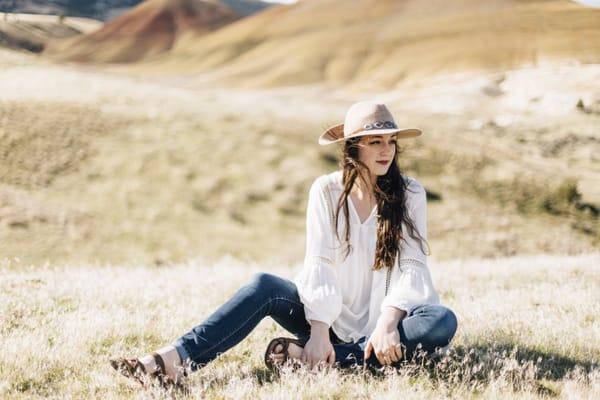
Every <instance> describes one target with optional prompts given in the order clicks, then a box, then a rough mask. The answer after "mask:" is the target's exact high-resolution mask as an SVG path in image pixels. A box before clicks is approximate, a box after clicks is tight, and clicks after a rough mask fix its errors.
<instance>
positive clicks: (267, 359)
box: [265, 337, 306, 371]
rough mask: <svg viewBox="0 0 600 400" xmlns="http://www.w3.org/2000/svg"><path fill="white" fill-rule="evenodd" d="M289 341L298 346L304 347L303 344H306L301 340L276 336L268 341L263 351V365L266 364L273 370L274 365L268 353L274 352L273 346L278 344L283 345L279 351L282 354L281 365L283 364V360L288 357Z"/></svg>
mask: <svg viewBox="0 0 600 400" xmlns="http://www.w3.org/2000/svg"><path fill="white" fill-rule="evenodd" d="M290 343H294V344H296V345H298V346H300V347H304V345H305V344H306V343H304V342H302V341H301V340H298V339H294V338H286V337H278V338H275V339H273V340H271V341H270V342H269V344H268V345H267V350H266V351H265V365H266V366H267V368H269V369H270V370H271V371H274V370H275V366H276V365H275V364H274V363H273V361H272V360H271V357H270V355H271V353H275V347H277V345H278V344H280V345H282V346H283V349H282V350H281V353H279V354H283V361H282V362H281V365H283V364H285V362H286V361H287V360H288V358H289V354H288V346H289V345H290Z"/></svg>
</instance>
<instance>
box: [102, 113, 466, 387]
mask: <svg viewBox="0 0 600 400" xmlns="http://www.w3.org/2000/svg"><path fill="white" fill-rule="evenodd" d="M420 134H421V131H420V130H419V129H414V128H398V127H397V126H396V123H395V122H394V119H393V116H392V115H391V113H390V112H389V110H388V108H387V107H386V106H385V105H384V104H381V103H376V102H359V103H356V104H354V105H352V106H351V107H350V109H349V110H348V112H347V113H346V118H345V120H344V123H343V124H338V125H336V126H333V127H331V128H329V129H327V130H326V131H325V132H323V133H322V134H321V136H320V138H319V144H321V145H327V144H331V143H337V142H343V144H344V147H343V158H342V161H341V167H342V169H341V170H338V171H335V172H331V173H329V174H326V175H322V176H320V177H318V178H317V179H316V180H315V181H314V182H313V184H312V186H311V188H310V191H309V196H308V207H307V215H306V228H307V235H306V256H305V259H304V267H303V269H302V270H301V271H300V272H299V273H298V274H297V275H296V276H295V278H294V280H293V281H291V280H288V279H285V278H282V277H279V276H276V275H272V274H268V273H258V274H256V275H255V276H254V277H253V279H252V280H251V281H250V282H248V283H247V284H246V285H244V286H242V287H241V288H240V289H239V290H238V291H237V292H236V293H235V294H234V295H233V296H232V297H231V298H230V299H229V300H228V301H227V302H225V303H224V304H223V305H222V306H220V307H219V308H218V309H217V310H216V311H214V312H213V313H212V314H211V315H210V316H209V317H208V318H207V319H205V320H204V321H203V322H202V323H200V325H198V326H196V327H194V328H192V329H191V330H190V331H189V332H188V333H186V334H184V335H183V336H181V337H180V338H178V339H177V340H176V341H175V342H173V343H172V344H171V345H169V346H166V347H163V348H161V349H159V350H158V351H156V352H154V353H152V354H149V355H146V356H143V357H140V358H118V359H115V360H111V364H112V365H113V367H114V368H115V369H117V370H119V371H120V372H122V373H123V374H124V375H126V376H130V377H133V378H135V379H137V380H138V381H140V382H141V383H142V384H144V383H146V382H148V380H147V378H148V377H149V376H151V377H155V378H158V380H159V382H160V383H162V384H163V385H167V386H168V385H172V384H180V383H181V381H182V379H181V378H182V377H183V376H184V375H185V374H186V371H187V370H192V371H194V370H196V369H198V368H200V367H203V366H205V365H206V364H207V363H209V362H210V361H211V360H213V359H215V358H216V357H217V355H218V354H220V353H224V352H225V351H227V350H228V349H230V348H232V347H233V346H235V345H236V344H238V343H239V342H241V341H242V340H243V339H244V338H245V337H246V336H248V335H249V334H250V333H251V331H252V330H253V329H254V328H255V327H256V326H257V325H258V324H259V322H260V321H261V320H262V319H263V318H265V317H266V316H270V317H271V318H273V319H274V320H275V321H276V322H277V323H278V324H280V325H281V326H282V327H283V328H285V329H286V330H287V331H289V332H290V333H291V334H293V335H294V336H295V337H296V338H275V339H273V340H272V341H271V343H269V345H268V346H267V350H266V353H265V363H266V365H267V366H268V367H269V368H275V367H276V366H277V367H280V366H281V365H282V364H283V363H284V362H286V361H287V360H288V359H289V360H292V362H293V363H294V364H295V365H305V366H307V367H308V368H309V369H310V370H313V369H315V368H318V367H320V366H331V365H336V366H340V367H350V366H353V365H360V364H364V365H368V366H371V367H375V368H379V367H382V366H384V365H394V366H397V365H398V364H399V362H400V361H402V360H410V359H411V358H412V357H413V356H415V355H417V354H416V353H417V349H418V346H419V345H420V346H419V347H420V348H421V349H422V351H423V352H424V353H425V354H431V353H433V352H434V351H436V350H437V349H438V348H441V347H444V346H447V345H449V343H450V341H451V339H452V338H453V336H454V334H455V332H456V328H457V320H456V316H455V315H454V313H453V312H452V311H451V310H450V309H448V308H447V307H444V306H442V305H441V304H440V302H439V298H438V295H437V293H436V290H435V288H434V286H433V284H432V281H431V276H430V274H429V269H428V267H427V258H426V252H425V250H424V249H423V244H424V243H426V242H427V223H426V219H427V213H426V211H427V208H426V206H427V203H426V194H425V190H424V189H423V186H422V185H421V184H420V183H419V182H418V181H417V180H415V179H412V178H410V177H408V176H403V175H402V174H401V171H400V169H399V168H398V165H397V155H398V149H397V140H398V139H400V138H409V137H415V136H419V135H420ZM340 211H343V213H344V218H339V217H340ZM334 226H335V228H334Z"/></svg>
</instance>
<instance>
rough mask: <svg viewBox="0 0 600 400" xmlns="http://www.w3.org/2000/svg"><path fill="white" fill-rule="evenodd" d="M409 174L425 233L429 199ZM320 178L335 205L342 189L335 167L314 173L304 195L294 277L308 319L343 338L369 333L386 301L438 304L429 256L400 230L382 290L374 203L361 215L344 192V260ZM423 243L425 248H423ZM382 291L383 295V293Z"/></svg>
mask: <svg viewBox="0 0 600 400" xmlns="http://www.w3.org/2000/svg"><path fill="white" fill-rule="evenodd" d="M405 179H407V180H408V190H407V192H406V196H407V202H408V203H407V209H408V213H409V216H410V217H411V219H412V221H413V222H414V225H415V228H416V229H417V230H418V231H419V233H420V234H421V236H422V237H424V238H427V202H426V196H425V189H424V188H423V186H422V185H421V184H420V183H419V182H418V181H417V180H415V179H413V178H411V177H405ZM322 184H325V185H328V186H329V190H330V192H331V200H332V204H333V206H334V207H335V206H336V205H337V202H338V199H339V197H340V196H341V194H342V191H343V182H342V171H341V170H338V171H334V172H331V173H329V174H325V175H322V176H320V177H318V178H317V179H315V181H314V182H313V184H312V185H311V188H310V191H309V195H308V205H307V210H306V255H305V258H304V265H303V267H302V269H301V270H300V272H298V273H297V274H296V276H295V277H294V278H293V281H294V283H295V284H296V286H297V288H298V294H299V295H300V299H301V301H302V303H303V304H304V312H305V314H306V320H307V321H308V323H309V324H310V320H317V321H322V322H325V323H326V324H327V325H329V326H331V328H332V329H333V331H334V332H335V334H336V335H337V336H338V337H339V338H340V339H342V340H343V341H345V342H357V341H358V340H359V339H360V338H362V337H363V336H365V337H366V338H368V337H370V335H371V333H372V332H373V330H374V329H375V326H376V324H377V319H378V318H379V316H380V315H381V312H382V311H383V310H384V309H385V307H387V306H393V307H396V308H399V309H402V310H406V312H407V315H410V313H411V311H412V310H413V309H414V308H416V307H417V306H419V305H423V304H440V301H439V297H438V294H437V292H436V290H435V288H434V286H433V283H432V281H431V275H430V274H429V269H428V268H427V256H426V255H425V254H424V253H423V251H422V250H421V248H420V246H419V242H418V241H416V240H414V239H413V238H412V237H410V236H409V234H408V231H407V229H406V227H405V226H404V224H403V226H402V233H403V236H404V238H406V241H407V243H405V242H404V241H403V240H401V241H400V243H401V255H400V262H399V268H397V266H398V257H397V256H396V261H395V264H394V269H393V271H392V274H391V278H390V284H389V288H388V295H387V296H384V295H385V280H386V270H385V269H381V270H379V271H373V269H372V268H373V264H374V262H375V245H376V241H377V218H376V217H377V206H375V207H374V208H373V210H372V212H371V214H370V215H369V217H368V218H367V219H366V220H365V221H364V223H361V222H360V219H359V217H358V213H357V211H356V209H355V207H354V204H353V203H352V199H351V198H348V207H349V209H350V210H349V212H350V243H351V244H352V246H353V251H352V252H351V253H350V254H349V255H348V257H347V258H346V259H345V260H343V255H344V251H343V250H344V248H343V246H342V245H341V243H340V242H339V241H338V240H337V238H336V237H335V235H334V232H333V230H332V228H331V223H330V214H329V211H328V208H327V207H328V206H327V205H326V204H327V203H326V199H325V192H324V191H323V189H322ZM338 231H339V235H340V238H342V239H343V238H344V233H345V218H344V217H343V213H340V218H339V223H338ZM426 246H427V245H426V243H423V248H424V249H427V247H426ZM384 297H385V298H384ZM365 342H366V340H365Z"/></svg>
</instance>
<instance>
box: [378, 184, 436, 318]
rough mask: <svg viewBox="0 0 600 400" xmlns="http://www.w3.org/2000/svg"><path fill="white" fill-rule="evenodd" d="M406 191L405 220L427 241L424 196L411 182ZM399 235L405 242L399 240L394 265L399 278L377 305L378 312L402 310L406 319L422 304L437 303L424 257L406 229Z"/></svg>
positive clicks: (424, 247) (424, 193) (417, 243)
mask: <svg viewBox="0 0 600 400" xmlns="http://www.w3.org/2000/svg"><path fill="white" fill-rule="evenodd" d="M409 189H410V190H412V191H413V192H414V193H408V195H409V199H410V202H409V206H408V207H407V209H408V213H409V216H410V217H411V219H412V221H413V222H414V226H415V228H416V229H417V231H418V232H419V233H420V234H421V236H422V237H423V238H425V239H427V196H426V192H425V189H424V188H423V186H422V185H421V184H420V183H418V182H417V181H416V180H412V181H411V184H410V185H409ZM402 234H403V236H404V238H405V239H406V242H404V240H401V248H400V251H401V253H400V258H399V260H398V265H399V268H400V276H399V277H398V278H397V280H396V281H395V282H393V283H391V284H390V288H389V291H388V295H387V296H386V297H385V298H384V300H383V302H382V304H381V312H383V310H384V309H385V307H387V306H393V307H396V308H399V309H402V310H405V311H406V313H407V315H410V313H411V312H412V310H414V309H415V308H416V307H417V306H419V305H422V304H437V303H439V297H438V294H437V292H436V290H435V288H434V286H433V282H432V281H431V275H430V273H429V269H428V267H427V255H426V254H425V253H424V252H423V250H422V249H421V246H420V244H419V241H418V240H415V239H413V238H412V237H410V235H409V234H408V230H407V228H406V227H405V226H404V224H403V226H402ZM423 249H427V244H426V243H423Z"/></svg>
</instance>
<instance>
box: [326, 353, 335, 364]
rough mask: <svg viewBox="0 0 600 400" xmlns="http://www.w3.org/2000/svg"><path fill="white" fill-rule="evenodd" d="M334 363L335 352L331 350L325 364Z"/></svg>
mask: <svg viewBox="0 0 600 400" xmlns="http://www.w3.org/2000/svg"><path fill="white" fill-rule="evenodd" d="M334 362H335V350H331V353H329V357H327V364H329V365H333V363H334Z"/></svg>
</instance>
